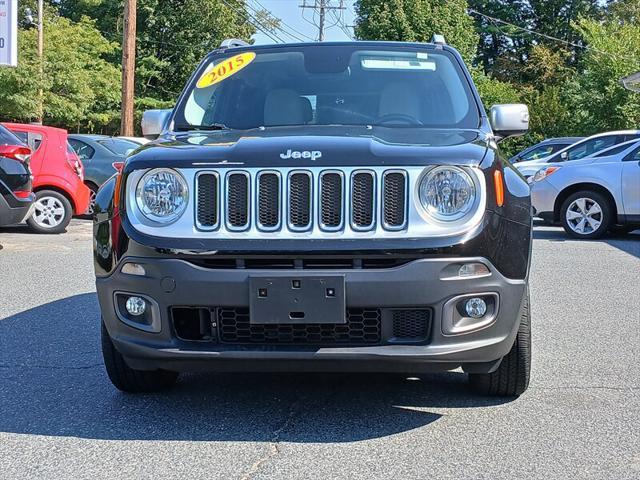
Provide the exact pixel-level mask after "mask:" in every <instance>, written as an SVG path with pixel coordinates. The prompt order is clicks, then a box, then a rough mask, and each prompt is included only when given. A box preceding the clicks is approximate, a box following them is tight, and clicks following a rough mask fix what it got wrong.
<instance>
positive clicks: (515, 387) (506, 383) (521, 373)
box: [469, 289, 531, 397]
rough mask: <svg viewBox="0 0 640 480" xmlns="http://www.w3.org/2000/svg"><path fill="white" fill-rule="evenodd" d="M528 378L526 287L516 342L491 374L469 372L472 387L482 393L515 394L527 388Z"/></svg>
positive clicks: (528, 319) (528, 336)
mask: <svg viewBox="0 0 640 480" xmlns="http://www.w3.org/2000/svg"><path fill="white" fill-rule="evenodd" d="M530 377H531V312H530V310H529V289H527V293H526V297H525V299H524V302H523V304H522V313H521V316H520V326H519V328H518V334H517V336H516V341H515V342H514V343H513V347H511V350H510V351H509V353H507V355H506V356H505V357H504V358H503V359H502V362H501V363H500V366H499V367H498V369H497V370H496V371H495V372H493V373H472V374H470V375H469V383H470V384H471V387H472V388H473V389H474V390H475V391H476V392H478V393H480V394H482V395H490V396H499V397H517V396H519V395H522V394H523V393H524V392H525V390H526V389H527V388H528V387H529V379H530Z"/></svg>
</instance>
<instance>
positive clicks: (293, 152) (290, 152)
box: [280, 149, 322, 161]
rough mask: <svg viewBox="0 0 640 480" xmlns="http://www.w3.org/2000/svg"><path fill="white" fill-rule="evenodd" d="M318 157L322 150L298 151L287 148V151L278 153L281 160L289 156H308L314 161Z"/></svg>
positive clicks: (296, 157) (295, 157) (320, 155)
mask: <svg viewBox="0 0 640 480" xmlns="http://www.w3.org/2000/svg"><path fill="white" fill-rule="evenodd" d="M320 157H322V152H320V151H319V150H313V151H311V150H304V151H302V152H299V151H297V150H291V149H289V150H287V153H281V154H280V158H281V159H283V160H289V159H290V158H293V159H296V160H297V159H299V158H310V159H311V160H313V161H315V160H317V159H319V158H320Z"/></svg>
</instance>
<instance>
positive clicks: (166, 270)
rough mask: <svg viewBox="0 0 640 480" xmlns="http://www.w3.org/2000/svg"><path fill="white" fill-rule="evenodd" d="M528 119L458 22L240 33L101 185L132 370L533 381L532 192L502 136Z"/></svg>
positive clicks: (495, 391)
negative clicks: (375, 37)
mask: <svg viewBox="0 0 640 480" xmlns="http://www.w3.org/2000/svg"><path fill="white" fill-rule="evenodd" d="M528 121H529V119H528V112H527V108H526V107H525V106H523V105H498V106H496V107H494V108H493V109H492V110H491V121H489V118H488V117H487V114H486V113H485V109H484V107H483V105H482V102H481V100H480V97H479V96H478V92H477V91H476V89H475V87H474V85H473V82H472V79H471V76H470V75H469V72H468V71H467V69H466V68H465V65H464V63H463V61H462V59H461V57H460V55H459V54H458V53H457V52H456V51H455V50H454V49H452V48H450V47H448V46H446V45H444V44H443V42H436V43H432V44H421V43H392V42H357V43H354V42H351V43H326V44H295V45H269V46H249V45H247V44H244V43H243V42H240V41H226V42H225V43H223V45H222V46H221V48H219V49H217V50H215V51H213V52H212V53H211V54H210V55H208V56H207V57H206V58H205V59H204V61H203V62H202V64H201V65H200V66H199V67H198V69H197V71H196V72H195V73H194V75H193V76H192V78H191V79H190V80H189V82H188V84H187V86H186V88H185V90H184V92H183V93H182V95H181V96H180V98H179V99H178V102H177V105H176V107H175V108H174V109H173V110H172V111H170V112H163V111H152V112H147V114H146V115H145V118H144V119H143V129H144V130H145V134H147V135H153V134H155V135H159V137H158V138H157V140H156V141H155V142H152V143H151V144H149V145H147V146H145V147H142V148H141V149H139V150H137V151H136V152H135V153H134V154H133V155H132V156H130V157H129V158H128V160H127V162H126V164H125V166H124V169H123V170H122V172H121V173H120V174H118V175H116V176H114V177H113V178H111V179H110V180H109V181H108V182H107V183H106V184H105V186H104V187H103V188H102V189H101V190H100V192H99V193H98V196H97V200H96V203H97V205H96V212H95V227H94V232H95V269H96V276H97V280H96V283H97V290H98V296H99V300H100V307H101V310H102V347H103V352H104V360H105V364H106V368H107V372H108V374H109V377H110V378H111V380H112V382H113V383H114V385H115V386H116V387H117V388H119V389H121V390H124V391H129V392H139V391H150V390H154V389H160V388H163V387H167V386H170V385H172V384H173V383H174V382H175V381H176V378H177V376H178V374H179V372H185V371H193V370H216V371H222V370H224V371H234V370H235V371H266V370H287V371H294V370H305V371H306V370H314V371H340V372H341V371H374V372H383V371H384V372H403V373H421V372H425V371H432V370H451V369H456V368H459V367H461V368H462V369H463V370H464V371H465V372H467V373H468V374H469V378H470V382H471V384H472V385H473V386H474V387H475V388H476V389H477V390H478V391H479V392H481V393H484V394H492V395H519V394H521V393H522V392H524V390H525V389H526V388H527V385H528V383H529V371H530V360H531V353H530V344H531V335H530V315H529V291H528V283H527V282H528V273H529V262H530V250H531V205H530V198H529V187H528V186H527V183H526V182H525V181H524V180H523V178H522V177H521V176H520V175H519V174H518V173H517V172H516V171H515V170H514V169H513V168H512V167H511V166H510V165H509V164H508V163H506V162H505V161H504V160H503V158H502V157H501V155H500V154H499V151H498V147H497V142H498V141H499V140H500V139H502V138H505V137H507V136H510V135H517V134H521V133H523V132H524V131H526V129H527V126H528Z"/></svg>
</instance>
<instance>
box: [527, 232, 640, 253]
mask: <svg viewBox="0 0 640 480" xmlns="http://www.w3.org/2000/svg"><path fill="white" fill-rule="evenodd" d="M533 238H534V239H535V240H551V241H553V242H566V241H572V242H589V243H606V244H608V245H611V246H612V247H615V248H617V249H618V250H622V251H623V252H626V253H628V254H629V255H633V256H634V257H638V258H640V230H636V231H635V232H632V233H615V232H609V233H607V234H606V235H605V236H604V237H603V238H600V239H598V240H576V239H574V238H571V237H569V236H568V235H567V234H566V233H565V232H564V230H563V229H562V228H560V227H558V228H544V229H541V228H534V229H533ZM534 248H535V247H534Z"/></svg>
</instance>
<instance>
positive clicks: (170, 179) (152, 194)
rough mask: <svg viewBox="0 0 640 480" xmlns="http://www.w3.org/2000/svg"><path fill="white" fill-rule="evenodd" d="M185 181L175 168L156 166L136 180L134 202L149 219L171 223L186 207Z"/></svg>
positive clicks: (186, 188) (186, 192) (186, 191)
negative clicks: (156, 167)
mask: <svg viewBox="0 0 640 480" xmlns="http://www.w3.org/2000/svg"><path fill="white" fill-rule="evenodd" d="M188 199H189V191H188V187H187V182H186V181H185V180H184V178H183V177H182V175H180V174H179V173H178V172H176V171H175V170H170V169H168V168H158V169H155V170H151V171H149V172H147V173H146V174H145V175H144V176H143V177H142V178H141V179H140V181H139V182H138V187H137V189H136V202H137V204H138V208H139V209H140V211H141V212H142V214H143V215H144V216H145V217H147V218H148V219H149V220H153V221H154V222H159V223H165V224H168V223H171V222H173V221H175V220H177V219H178V218H180V216H181V215H182V214H183V213H184V211H185V209H186V208H187V201H188Z"/></svg>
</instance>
